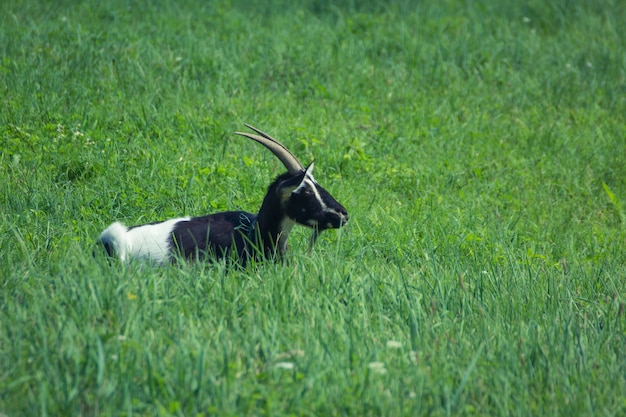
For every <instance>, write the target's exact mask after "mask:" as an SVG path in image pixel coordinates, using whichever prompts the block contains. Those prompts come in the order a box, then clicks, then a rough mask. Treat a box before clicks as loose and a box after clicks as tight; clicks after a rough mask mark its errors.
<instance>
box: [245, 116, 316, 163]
mask: <svg viewBox="0 0 626 417" xmlns="http://www.w3.org/2000/svg"><path fill="white" fill-rule="evenodd" d="M246 127H248V128H249V129H251V130H254V131H255V132H256V133H258V134H259V135H261V136H258V135H253V134H252V133H245V132H235V134H236V135H239V136H245V137H247V138H248V139H252V140H255V141H257V142H259V143H260V144H261V145H263V146H265V147H266V148H267V149H269V150H270V151H272V153H273V154H274V155H276V157H277V158H278V159H280V161H281V162H282V163H283V165H285V168H287V171H289V173H290V174H292V175H295V174H298V173H300V172H302V171H304V167H303V166H302V164H301V163H300V161H298V158H296V157H295V156H293V154H292V153H291V152H289V149H287V148H285V146H284V145H283V144H282V143H280V142H279V141H277V140H276V139H274V138H273V137H271V136H270V135H268V134H267V133H265V132H262V131H260V130H259V129H257V128H256V127H252V126H250V125H249V124H246Z"/></svg>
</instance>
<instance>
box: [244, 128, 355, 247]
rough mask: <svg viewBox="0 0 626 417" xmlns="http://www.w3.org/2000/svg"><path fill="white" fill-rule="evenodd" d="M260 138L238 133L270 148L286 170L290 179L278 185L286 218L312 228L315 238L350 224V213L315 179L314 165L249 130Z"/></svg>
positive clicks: (271, 139)
mask: <svg viewBox="0 0 626 417" xmlns="http://www.w3.org/2000/svg"><path fill="white" fill-rule="evenodd" d="M246 126H247V127H248V128H250V129H252V130H254V131H255V132H256V133H258V135H254V134H251V133H242V132H236V134H238V135H241V136H245V137H247V138H249V139H252V140H255V141H257V142H259V143H261V144H262V145H264V146H265V147H266V148H268V149H269V150H270V151H272V153H273V154H274V155H276V157H277V158H278V159H280V161H281V162H282V163H283V165H285V168H287V171H288V174H289V175H288V176H286V178H285V179H284V180H283V181H281V182H280V183H279V184H278V188H277V192H278V193H279V197H280V201H281V204H282V207H283V210H284V213H285V215H286V216H287V217H289V218H290V219H292V220H293V221H295V222H296V223H298V224H300V225H303V226H307V227H310V228H313V229H314V230H315V233H314V238H315V237H316V236H317V233H319V232H321V231H322V230H326V229H337V228H340V227H342V226H343V225H345V224H346V223H347V222H348V212H347V211H346V209H345V208H344V207H343V206H342V205H341V204H339V202H337V200H335V199H334V198H333V196H331V195H330V194H329V193H328V191H326V190H325V189H324V188H322V187H321V186H320V185H319V184H318V183H317V181H315V178H313V163H311V164H310V165H309V166H308V167H307V168H304V166H303V165H302V164H301V163H300V161H298V159H297V158H296V157H295V156H293V154H292V153H291V152H290V151H289V150H288V149H287V148H285V147H284V146H283V145H282V144H281V143H280V142H278V141H277V140H276V139H274V138H272V137H271V136H269V135H268V134H266V133H264V132H262V131H260V130H258V129H256V128H254V127H252V126H250V125H248V124H247V125H246Z"/></svg>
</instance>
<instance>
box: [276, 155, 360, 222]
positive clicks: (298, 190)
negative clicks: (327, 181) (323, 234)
mask: <svg viewBox="0 0 626 417" xmlns="http://www.w3.org/2000/svg"><path fill="white" fill-rule="evenodd" d="M312 173H313V163H311V165H309V166H308V167H307V169H306V171H303V172H302V174H300V175H299V176H297V177H295V178H294V180H296V181H297V182H296V184H297V185H296V186H295V188H291V187H290V188H291V189H289V188H287V189H285V190H284V192H285V194H284V198H283V204H284V207H285V213H286V214H287V216H288V217H289V218H291V219H293V220H294V221H295V222H296V223H298V224H301V225H303V226H308V227H312V228H316V229H318V230H324V229H336V228H339V227H341V226H343V225H344V224H346V223H347V222H348V213H347V212H346V209H345V208H344V207H343V206H342V205H341V204H339V203H338V202H337V201H336V200H335V199H334V198H333V197H332V196H331V195H330V194H329V193H328V191H326V190H325V189H324V188H322V187H321V186H320V185H319V184H318V183H317V182H316V181H315V178H313V174H312ZM292 187H293V186H292ZM287 192H288V194H287Z"/></svg>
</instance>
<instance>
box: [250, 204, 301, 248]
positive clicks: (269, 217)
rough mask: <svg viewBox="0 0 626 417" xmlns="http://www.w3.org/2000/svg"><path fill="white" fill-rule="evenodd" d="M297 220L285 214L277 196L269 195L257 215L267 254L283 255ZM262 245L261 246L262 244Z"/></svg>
mask: <svg viewBox="0 0 626 417" xmlns="http://www.w3.org/2000/svg"><path fill="white" fill-rule="evenodd" d="M294 224H295V222H294V221H293V220H291V219H290V218H289V217H287V216H286V215H285V214H284V211H283V209H282V207H281V202H280V200H279V198H278V197H277V196H272V195H268V196H266V198H265V200H264V201H263V205H262V206H261V209H260V210H259V213H258V215H257V226H256V227H257V231H258V233H259V236H260V237H261V242H260V243H261V245H262V246H263V251H264V253H265V255H266V256H274V255H275V254H277V255H279V256H282V255H283V253H285V250H286V249H287V239H289V233H290V232H291V228H292V227H293V225H294ZM261 245H260V246H261Z"/></svg>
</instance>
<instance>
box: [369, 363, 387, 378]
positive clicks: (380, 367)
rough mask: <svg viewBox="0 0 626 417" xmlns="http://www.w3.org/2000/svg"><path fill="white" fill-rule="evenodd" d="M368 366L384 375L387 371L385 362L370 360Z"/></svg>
mask: <svg viewBox="0 0 626 417" xmlns="http://www.w3.org/2000/svg"><path fill="white" fill-rule="evenodd" d="M367 367H368V368H370V370H371V371H372V372H374V373H377V374H381V375H384V374H386V373H387V368H385V363H384V362H378V361H376V362H370V363H368V364H367Z"/></svg>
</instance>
